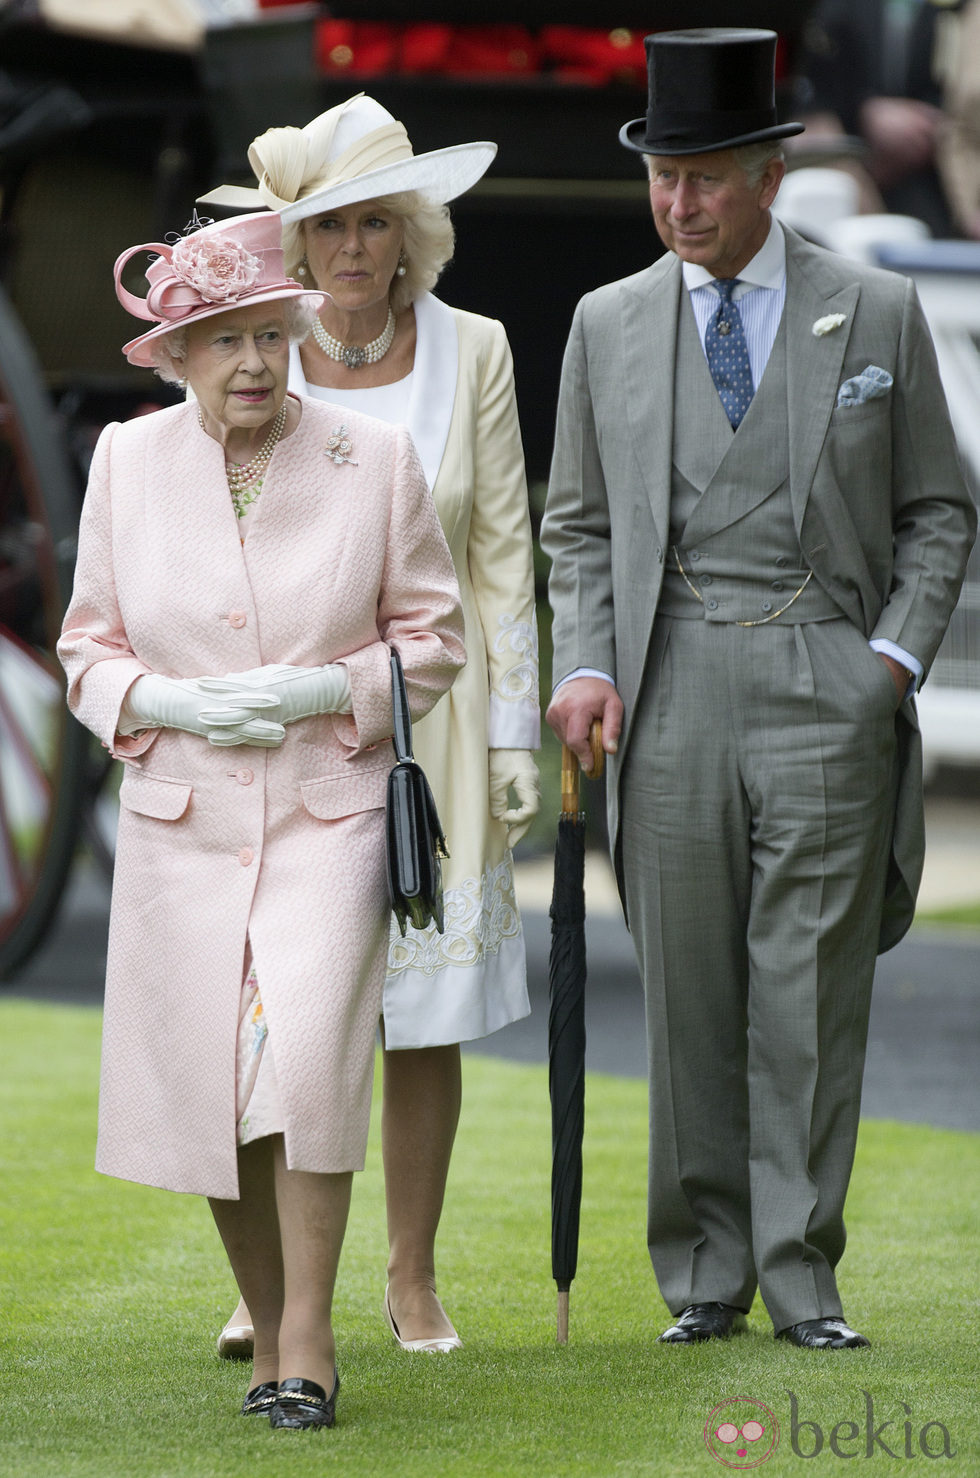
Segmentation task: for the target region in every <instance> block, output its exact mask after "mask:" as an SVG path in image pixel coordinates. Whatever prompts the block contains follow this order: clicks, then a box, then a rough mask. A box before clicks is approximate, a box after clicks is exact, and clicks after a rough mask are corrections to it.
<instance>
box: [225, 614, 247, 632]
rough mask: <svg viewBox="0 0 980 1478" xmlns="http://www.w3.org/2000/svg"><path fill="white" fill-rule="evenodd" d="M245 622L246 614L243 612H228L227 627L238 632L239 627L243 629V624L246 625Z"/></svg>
mask: <svg viewBox="0 0 980 1478" xmlns="http://www.w3.org/2000/svg"><path fill="white" fill-rule="evenodd" d="M247 620H248V617H247V616H246V614H245V612H244V611H229V612H228V625H229V626H234V627H235V629H236V631H237V630H240V629H241V627H243V626H244V625H245V623H246V621H247Z"/></svg>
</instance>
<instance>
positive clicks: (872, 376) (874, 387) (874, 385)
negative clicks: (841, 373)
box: [837, 364, 894, 406]
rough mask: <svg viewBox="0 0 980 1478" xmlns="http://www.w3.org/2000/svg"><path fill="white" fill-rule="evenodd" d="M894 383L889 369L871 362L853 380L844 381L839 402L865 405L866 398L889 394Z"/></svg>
mask: <svg viewBox="0 0 980 1478" xmlns="http://www.w3.org/2000/svg"><path fill="white" fill-rule="evenodd" d="M893 384H894V381H893V379H892V377H891V375H890V374H889V373H888V371H887V370H883V369H879V367H878V365H876V364H869V365H868V367H867V369H864V370H862V371H861V373H860V374H859V375H855V376H854V378H853V380H845V381H844V383H843V385H842V386H841V387H840V389H839V390H838V392H837V404H838V406H842V405H863V404H864V402H865V401H866V400H878V399H879V397H880V396H882V395H887V394H888V392H889V390H890V389H891V388H892V385H893Z"/></svg>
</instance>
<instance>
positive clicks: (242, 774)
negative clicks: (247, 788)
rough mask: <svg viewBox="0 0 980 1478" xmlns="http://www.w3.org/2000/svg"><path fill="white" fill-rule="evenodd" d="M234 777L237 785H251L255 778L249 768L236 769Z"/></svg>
mask: <svg viewBox="0 0 980 1478" xmlns="http://www.w3.org/2000/svg"><path fill="white" fill-rule="evenodd" d="M235 779H236V780H237V781H238V783H239V785H251V783H252V781H253V780H254V779H255V776H254V775H253V773H252V771H251V770H236V771H235Z"/></svg>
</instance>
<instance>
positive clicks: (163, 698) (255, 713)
mask: <svg viewBox="0 0 980 1478" xmlns="http://www.w3.org/2000/svg"><path fill="white" fill-rule="evenodd" d="M209 681H210V679H208V678H196V677H189V678H184V677H162V676H161V675H160V674H159V673H157V672H147V673H144V674H143V676H142V677H138V678H137V679H136V681H135V682H134V683H133V685H132V687H131V688H130V689H129V691H128V692H127V694H126V696H125V698H124V699H123V704H122V709H121V712H120V717H119V725H118V728H119V733H120V734H134V733H136V732H137V731H138V730H139V729H160V728H162V729H182V730H183V731H184V732H185V733H187V734H200V735H201V737H202V738H204V739H207V741H208V743H209V744H213V745H214V746H215V747H216V748H219V749H230V748H231V747H233V746H234V745H236V744H251V745H255V746H256V747H258V748H260V749H278V747H279V745H280V744H281V743H282V741H283V739H284V738H285V737H286V731H285V729H284V728H283V726H282V724H281V723H277V722H275V720H272V719H269V718H263V717H262V716H261V715H262V714H263V713H267V712H268V711H269V710H270V709H278V706H279V704H278V700H277V699H276V698H275V697H273V696H271V695H270V694H269V693H261V692H249V691H243V689H242V688H241V686H240V685H238V684H229V686H228V688H227V689H226V690H225V691H223V692H222V693H221V695H220V696H217V695H215V694H214V693H212V692H210V691H208V690H206V689H205V687H204V684H205V683H206V682H209Z"/></svg>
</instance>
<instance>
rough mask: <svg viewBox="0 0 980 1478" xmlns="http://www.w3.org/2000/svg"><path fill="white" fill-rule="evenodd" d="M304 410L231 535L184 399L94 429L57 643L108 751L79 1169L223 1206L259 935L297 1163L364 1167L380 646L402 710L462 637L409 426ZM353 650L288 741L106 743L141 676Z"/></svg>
mask: <svg viewBox="0 0 980 1478" xmlns="http://www.w3.org/2000/svg"><path fill="white" fill-rule="evenodd" d="M343 420H344V422H345V423H346V425H347V426H348V428H349V432H350V435H351V439H352V441H353V450H352V452H351V454H350V455H351V459H352V460H351V461H350V462H347V463H343V464H340V465H338V464H336V463H334V462H333V461H332V460H330V459H329V458H328V456H327V455H326V449H325V444H326V442H327V440H328V438H329V437H330V436H331V434H332V433H333V432H334V431H335V430H336V429H337V427H338V424H339V422H338V416H337V414H336V410H335V408H332V407H327V406H320V405H317V404H315V403H313V402H311V401H305V402H303V404H302V422H301V425H300V427H299V428H298V430H297V431H296V432H294V434H293V435H291V436H289V437H288V438H287V439H286V440H284V441H283V442H282V443H281V444H280V445H279V447H278V448H277V450H276V454H275V457H274V459H273V462H272V464H271V467H270V469H269V472H268V473H267V475H266V479H265V487H264V489H263V492H262V496H261V498H260V500H259V502H258V503H257V505H256V507H255V510H254V512H253V515H252V518H251V520H250V523H249V530H248V536H247V539H246V541H245V543H244V545H243V544H242V543H241V540H240V538H239V529H238V527H237V523H236V519H235V516H234V513H233V510H232V508H231V503H230V500H229V497H228V489H227V484H226V481H225V476H224V467H223V457H222V451H221V448H220V446H219V445H218V443H217V442H215V441H213V440H211V439H210V438H209V437H207V436H206V435H205V434H204V432H203V431H202V430H201V429H200V426H199V424H198V420H197V414H196V408H195V407H194V406H192V405H188V406H179V407H176V408H174V409H171V410H166V411H161V412H159V413H156V414H153V415H150V416H146V417H141V418H139V419H136V420H133V421H130V422H127V423H126V424H125V425H122V426H120V425H112V426H109V427H107V428H106V430H105V431H104V432H103V434H102V437H101V438H100V441H99V444H98V446H97V448H96V453H95V458H94V461H93V466H92V473H91V479H90V483H89V490H88V494H87V497H86V501H85V507H84V510H83V514H82V522H81V528H80V533H79V554H78V566H77V571H76V577H75V590H74V594H73V597H72V601H71V605H70V607H69V610H68V613H67V616H66V618H65V624H64V630H63V634H62V640H61V642H60V644H59V654H60V656H61V658H62V661H63V662H64V665H65V668H66V671H67V673H68V679H69V703H70V705H71V707H72V709H73V711H74V712H75V713H76V714H77V715H78V717H79V718H80V719H81V721H82V722H83V723H84V724H86V725H87V726H88V727H89V728H90V729H92V730H93V732H94V733H95V734H97V735H98V736H99V737H100V738H101V739H102V741H103V743H104V744H106V745H109V746H111V747H112V748H113V749H114V750H115V752H116V753H117V754H118V755H119V757H120V758H122V759H124V760H125V761H126V767H125V776H124V779H123V784H122V789H121V795H120V801H121V811H120V824H119V836H118V850H117V859H116V879H115V886H114V890H113V901H112V916H111V924H110V939H109V959H108V970H107V980H106V1007H105V1031H104V1042H103V1067H102V1092H101V1099H100V1120H99V1146H98V1154H97V1162H96V1163H97V1168H98V1169H100V1170H102V1171H105V1172H106V1173H108V1174H112V1175H119V1176H122V1177H124V1178H126V1179H132V1180H138V1181H143V1182H146V1183H148V1184H153V1185H161V1186H165V1187H167V1188H169V1189H173V1190H181V1191H194V1192H199V1193H203V1194H206V1195H209V1196H217V1197H223V1198H233V1197H236V1196H237V1194H238V1183H237V1157H236V1144H235V1046H236V1034H237V1023H238V1009H239V995H240V989H241V982H242V964H243V957H244V953H245V945H246V938H249V939H250V940H251V945H252V950H253V955H254V960H255V966H256V970H257V974H258V979H259V982H260V986H261V992H262V1000H263V1004H264V1008H265V1012H266V1016H267V1020H268V1024H269V1033H270V1034H269V1040H270V1042H271V1044H272V1046H273V1050H274V1054H275V1062H276V1068H277V1073H278V1078H279V1084H280V1090H281V1094H282V1100H283V1108H284V1113H285V1140H286V1154H287V1160H288V1163H289V1165H290V1166H291V1167H292V1168H294V1169H300V1170H310V1171H321V1172H328V1171H343V1170H350V1169H357V1168H360V1167H361V1166H362V1165H363V1159H364V1151H365V1142H366V1136H367V1124H368V1116H369V1112H370V1091H371V1072H372V1065H373V1048H374V1033H375V1027H376V1023H377V1019H378V1012H379V1009H380V1003H381V992H382V985H383V977H384V950H385V943H386V939H387V932H388V905H387V898H386V892H385V880H384V850H383V815H384V813H383V807H384V796H385V779H386V775H387V771H388V769H389V768H390V765H391V763H392V749H391V746H390V743H389V742H388V738H389V735H390V732H391V700H390V675H389V667H388V645H387V644H388V643H392V644H394V645H396V646H397V647H398V648H399V651H400V653H401V655H402V659H403V662H404V667H405V674H406V679H407V682H408V687H409V694H410V702H411V705H412V708H413V712H414V713H416V714H422V713H424V712H425V711H426V710H427V709H428V708H429V707H430V706H431V705H432V704H433V703H434V702H435V700H436V699H437V698H438V697H439V696H440V695H441V694H442V693H443V692H444V691H445V689H446V688H447V687H448V686H449V684H450V683H451V682H452V680H453V677H454V675H455V673H456V671H457V669H458V668H459V667H460V665H461V663H462V661H463V657H464V652H463V646H462V642H461V636H462V621H461V617H460V608H459V602H458V589H457V585H456V581H455V577H454V574H453V570H452V565H451V561H450V557H449V553H448V550H447V548H446V542H445V539H444V538H443V535H442V532H441V530H440V528H439V523H438V520H437V518H436V515H435V512H434V509H433V506H432V500H431V497H430V495H429V492H428V489H427V488H426V486H425V482H424V479H423V477H422V474H421V470H420V468H419V464H418V459H417V456H416V454H415V451H414V448H413V446H412V444H411V440H410V438H409V437H408V435H407V434H406V433H405V432H404V430H398V429H395V428H390V427H387V426H384V425H383V424H382V423H380V422H377V421H374V420H371V419H368V418H366V417H362V416H356V415H354V414H345V415H344V417H343ZM332 661H343V662H344V664H345V665H346V666H347V668H348V671H349V674H350V683H351V694H352V701H353V713H352V714H351V715H347V716H328V717H322V718H311V719H304V720H301V721H299V722H297V723H295V724H292V725H290V726H289V727H288V729H287V733H286V739H285V742H284V743H283V745H282V747H281V749H279V750H263V749H257V748H253V747H237V748H234V749H217V748H213V747H212V746H211V745H210V744H208V742H207V741H206V740H205V739H203V738H200V737H198V736H195V735H190V734H184V733H180V732H177V731H174V730H153V731H150V732H148V733H146V734H144V735H142V736H139V737H134V738H132V739H122V738H120V737H119V736H117V735H116V724H117V722H118V717H119V710H120V705H121V703H122V700H123V697H124V695H125V693H126V690H127V689H128V688H129V686H130V684H131V683H132V682H133V681H134V680H135V678H137V677H138V676H139V675H140V674H141V673H144V672H160V673H164V674H167V675H170V676H174V677H195V676H201V675H205V674H220V673H226V672H233V671H241V670H243V669H247V668H253V667H258V666H260V665H262V664H265V663H269V662H286V663H294V664H298V665H303V666H314V665H317V664H321V663H325V662H332Z"/></svg>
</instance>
